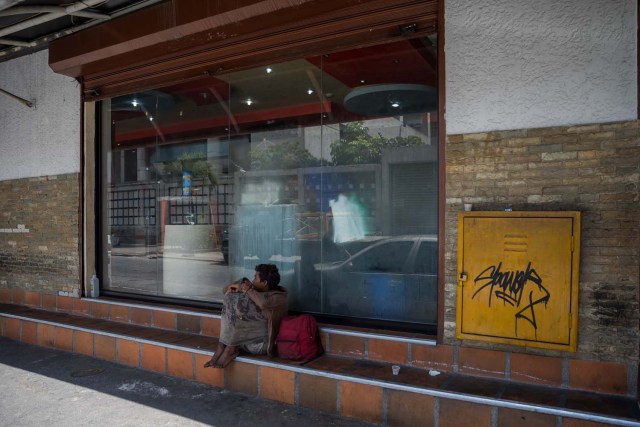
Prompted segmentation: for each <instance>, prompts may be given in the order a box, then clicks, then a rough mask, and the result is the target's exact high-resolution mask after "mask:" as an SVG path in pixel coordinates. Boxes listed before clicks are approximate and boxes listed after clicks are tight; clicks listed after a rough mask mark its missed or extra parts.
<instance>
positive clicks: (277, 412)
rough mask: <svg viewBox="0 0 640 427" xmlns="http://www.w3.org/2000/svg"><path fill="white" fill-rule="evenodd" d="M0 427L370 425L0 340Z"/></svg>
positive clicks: (82, 357) (350, 426)
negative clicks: (43, 426) (42, 426)
mask: <svg viewBox="0 0 640 427" xmlns="http://www.w3.org/2000/svg"><path fill="white" fill-rule="evenodd" d="M0 384H2V387H0V426H2V427H5V426H6V427H9V426H11V427H17V426H41V425H46V426H48V427H51V426H87V425H95V426H158V425H168V426H193V425H212V426H218V427H226V426H283V427H286V426H296V427H298V426H301V425H313V426H314V427H322V426H345V427H347V426H349V427H359V426H362V427H364V426H371V424H367V423H363V422H359V421H355V420H349V419H344V418H340V417H337V416H332V415H327V414H324V413H320V412H317V411H311V410H306V409H300V408H295V407H293V406H290V405H285V404H281V403H276V402H272V401H268V400H263V399H259V398H256V397H249V396H246V395H242V394H239V393H233V392H230V391H226V390H222V389H218V388H214V387H211V386H207V385H203V384H198V383H195V382H191V381H186V380H181V379H176V378H172V377H168V376H165V375H160V374H157V373H153V372H149V371H144V370H141V369H135V368H129V367H124V366H120V365H116V364H114V363H110V362H106V361H102V360H98V359H93V358H90V357H86V356H80V355H77V354H71V353H66V352H61V351H55V350H51V349H46V348H42V347H36V346H32V345H28V344H24V343H20V342H17V341H13V340H9V339H6V338H0Z"/></svg>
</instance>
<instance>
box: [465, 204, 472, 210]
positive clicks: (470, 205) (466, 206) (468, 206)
mask: <svg viewBox="0 0 640 427" xmlns="http://www.w3.org/2000/svg"><path fill="white" fill-rule="evenodd" d="M471 208H473V204H471V203H465V204H464V210H465V211H466V212H470V211H471Z"/></svg>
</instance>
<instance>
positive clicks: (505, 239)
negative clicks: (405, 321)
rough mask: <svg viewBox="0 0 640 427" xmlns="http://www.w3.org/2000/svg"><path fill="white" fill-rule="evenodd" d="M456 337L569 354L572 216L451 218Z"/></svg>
mask: <svg viewBox="0 0 640 427" xmlns="http://www.w3.org/2000/svg"><path fill="white" fill-rule="evenodd" d="M458 236H459V243H458V271H459V282H458V283H459V286H458V305H457V317H458V319H457V329H458V331H457V332H458V337H459V338H465V339H477V340H482V341H492V342H502V343H509V344H517V345H526V346H531V347H540V348H550V349H559V350H571V351H575V349H576V339H577V326H578V322H577V313H578V303H577V297H578V266H579V258H580V255H579V242H580V213H578V212H468V213H467V212H464V213H460V216H459V232H458Z"/></svg>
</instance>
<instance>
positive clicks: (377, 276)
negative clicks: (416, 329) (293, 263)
mask: <svg viewBox="0 0 640 427" xmlns="http://www.w3.org/2000/svg"><path fill="white" fill-rule="evenodd" d="M437 266H438V239H437V237H436V236H435V235H419V236H401V237H391V238H387V239H384V240H381V241H379V242H377V243H374V244H372V245H371V246H369V247H367V248H365V249H363V250H361V251H359V252H357V253H355V254H354V255H352V256H350V257H349V258H348V259H346V260H344V261H338V262H332V263H323V264H315V265H314V267H315V269H316V271H319V272H320V274H321V275H322V292H321V293H322V295H323V298H322V304H323V307H322V312H323V313H325V314H333V315H344V316H350V317H362V318H370V319H382V320H391V321H405V322H416V323H425V324H435V323H436V317H437V313H436V311H437V297H438V292H437V288H438V286H437V283H438V281H437V273H438V271H437V270H438V269H437Z"/></svg>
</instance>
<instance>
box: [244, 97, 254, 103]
mask: <svg viewBox="0 0 640 427" xmlns="http://www.w3.org/2000/svg"><path fill="white" fill-rule="evenodd" d="M245 102H246V104H247V105H251V104H253V100H252V99H251V98H249V99H247V100H246V101H245Z"/></svg>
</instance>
